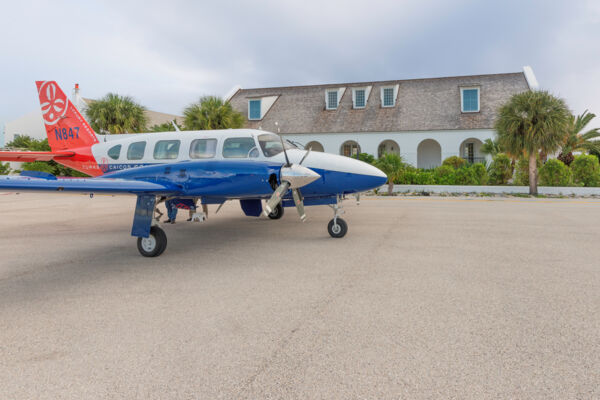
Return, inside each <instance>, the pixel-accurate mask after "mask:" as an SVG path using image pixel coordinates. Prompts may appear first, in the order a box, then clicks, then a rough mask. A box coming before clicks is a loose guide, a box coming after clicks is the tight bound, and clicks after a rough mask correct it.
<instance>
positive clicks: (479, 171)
mask: <svg viewBox="0 0 600 400" xmlns="http://www.w3.org/2000/svg"><path fill="white" fill-rule="evenodd" d="M470 168H471V169H472V170H473V173H474V174H475V180H476V183H475V184H476V185H487V183H488V180H489V176H488V173H487V169H486V168H485V165H483V164H481V163H477V164H473V165H472V166H471V167H470Z"/></svg>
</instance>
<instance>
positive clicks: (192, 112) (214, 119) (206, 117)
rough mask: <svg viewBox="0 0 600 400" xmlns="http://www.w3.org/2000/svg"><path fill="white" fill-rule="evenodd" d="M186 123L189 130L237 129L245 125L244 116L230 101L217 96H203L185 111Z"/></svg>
mask: <svg viewBox="0 0 600 400" xmlns="http://www.w3.org/2000/svg"><path fill="white" fill-rule="evenodd" d="M183 116H184V123H183V124H184V125H185V128H186V129H189V130H196V129H198V130H206V129H229V128H232V129H237V128H241V127H243V126H244V117H243V116H242V114H240V113H239V112H237V111H235V110H234V109H233V107H231V104H230V103H229V102H224V101H223V100H222V99H220V98H218V97H215V96H205V97H201V98H200V101H199V102H197V103H193V104H190V105H189V106H188V107H187V108H186V109H185V110H184V111H183Z"/></svg>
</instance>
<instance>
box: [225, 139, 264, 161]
mask: <svg viewBox="0 0 600 400" xmlns="http://www.w3.org/2000/svg"><path fill="white" fill-rule="evenodd" d="M258 155H259V154H258V149H257V148H256V144H255V143H254V139H253V138H250V137H238V138H228V139H225V142H224V143H223V157H224V158H248V157H250V158H254V157H258Z"/></svg>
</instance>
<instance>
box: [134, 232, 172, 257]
mask: <svg viewBox="0 0 600 400" xmlns="http://www.w3.org/2000/svg"><path fill="white" fill-rule="evenodd" d="M137 248H138V251H139V252H140V254H141V255H143V256H144V257H158V256H160V255H161V254H162V253H163V251H165V249H166V248H167V235H166V234H165V231H163V230H162V229H161V228H159V227H158V226H153V227H151V228H150V236H148V237H147V238H144V237H139V238H138V240H137Z"/></svg>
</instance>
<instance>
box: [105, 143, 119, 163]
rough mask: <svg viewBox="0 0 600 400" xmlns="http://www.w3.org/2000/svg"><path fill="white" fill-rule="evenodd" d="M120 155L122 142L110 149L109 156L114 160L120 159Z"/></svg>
mask: <svg viewBox="0 0 600 400" xmlns="http://www.w3.org/2000/svg"><path fill="white" fill-rule="evenodd" d="M120 155H121V145H120V144H118V145H116V146H113V147H111V148H110V149H108V156H109V157H110V158H112V159H113V160H118V159H119V156H120Z"/></svg>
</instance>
